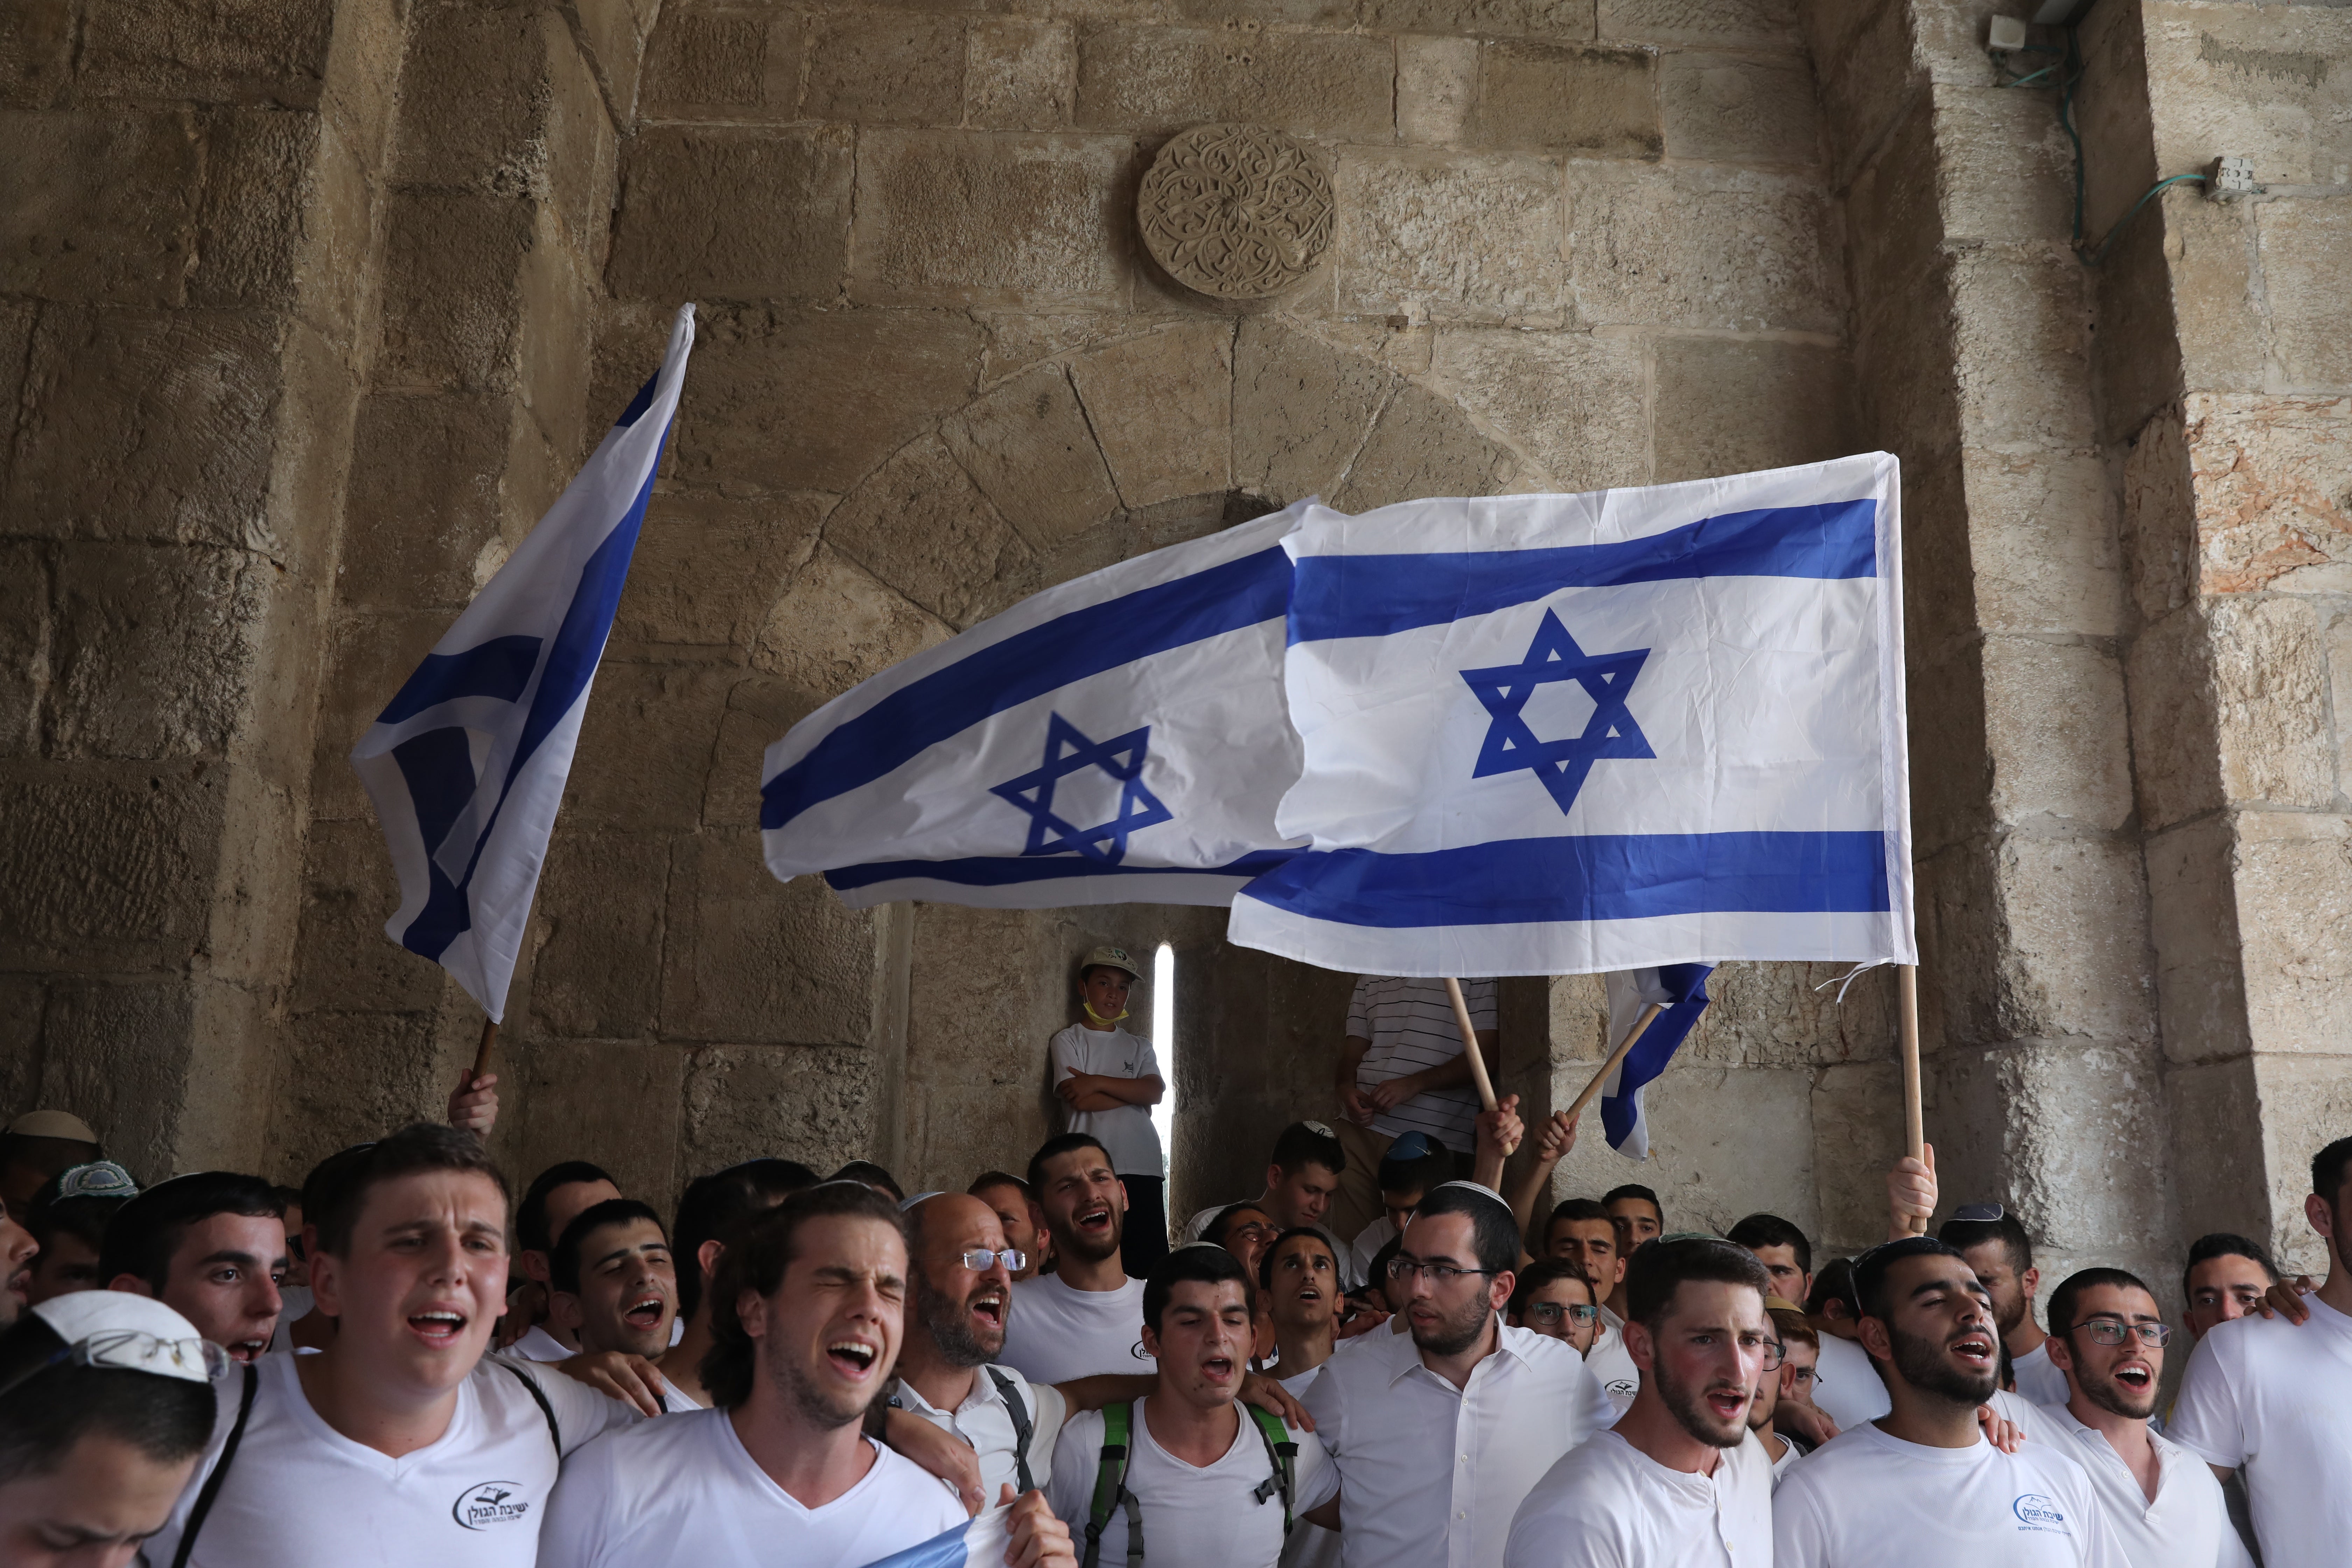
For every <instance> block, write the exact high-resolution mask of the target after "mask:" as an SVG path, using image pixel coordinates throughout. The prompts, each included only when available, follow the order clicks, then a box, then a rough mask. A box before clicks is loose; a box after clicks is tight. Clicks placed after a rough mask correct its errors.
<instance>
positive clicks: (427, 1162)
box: [302, 1121, 546, 1258]
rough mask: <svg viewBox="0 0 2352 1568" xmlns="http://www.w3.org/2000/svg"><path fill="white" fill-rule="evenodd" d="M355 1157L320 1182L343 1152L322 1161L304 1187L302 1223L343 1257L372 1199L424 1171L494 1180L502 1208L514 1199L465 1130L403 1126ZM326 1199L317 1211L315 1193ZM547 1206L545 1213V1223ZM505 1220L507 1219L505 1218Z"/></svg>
mask: <svg viewBox="0 0 2352 1568" xmlns="http://www.w3.org/2000/svg"><path fill="white" fill-rule="evenodd" d="M344 1153H346V1154H350V1155H352V1160H351V1161H350V1163H348V1164H341V1165H337V1166H336V1169H335V1170H334V1171H333V1172H331V1173H328V1179H326V1180H324V1181H321V1180H320V1175H321V1173H326V1172H327V1167H328V1166H329V1165H332V1164H336V1162H337V1161H340V1160H341V1159H342V1158H343V1156H342V1155H341V1154H339V1155H336V1156H335V1157H334V1159H332V1160H329V1161H326V1162H323V1163H321V1164H320V1167H319V1169H318V1170H317V1171H313V1172H311V1173H310V1181H307V1182H305V1183H303V1184H302V1223H303V1224H305V1225H309V1226H318V1227H319V1250H320V1251H321V1252H331V1253H332V1254H334V1255H335V1256H336V1257H337V1258H341V1257H344V1256H346V1255H347V1254H348V1253H349V1252H350V1251H351V1247H352V1232H353V1231H355V1230H356V1229H358V1227H359V1223H360V1211H361V1210H362V1209H364V1208H365V1207H366V1206H367V1195H368V1194H369V1193H370V1192H371V1191H372V1190H373V1189H374V1188H376V1187H378V1186H381V1185H382V1184H384V1183H386V1182H389V1181H394V1180H396V1179H398V1178H399V1177H402V1176H413V1175H415V1174H416V1173H418V1172H420V1171H466V1172H471V1173H474V1174H476V1175H479V1176H488V1178H489V1179H490V1181H491V1183H492V1184H493V1185H495V1186H496V1187H497V1188H498V1189H499V1200H500V1203H501V1205H503V1204H504V1202H505V1201H506V1200H507V1199H509V1198H510V1197H512V1196H513V1194H512V1192H511V1190H510V1189H509V1187H508V1186H507V1179H506V1177H505V1176H504V1175H503V1174H501V1173H499V1168H498V1166H497V1165H496V1164H495V1163H492V1162H491V1160H490V1156H489V1154H488V1152H486V1151H485V1150H484V1149H483V1148H482V1141H481V1140H480V1139H479V1138H477V1137H475V1136H474V1135H473V1134H472V1133H471V1132H467V1131H465V1130H463V1129H462V1128H457V1127H444V1126H442V1125H441V1124H440V1123H439V1122H436V1121H419V1122H415V1123H414V1124H412V1125H410V1126H407V1127H404V1128H402V1129H401V1130H400V1131H397V1132H395V1133H394V1134H393V1135H392V1136H391V1137H389V1138H386V1139H385V1140H383V1142H380V1143H368V1144H362V1146H361V1147H360V1148H358V1149H353V1150H346V1151H344ZM314 1186H316V1187H317V1188H319V1189H320V1190H319V1191H318V1193H317V1194H315V1195H316V1196H317V1197H318V1198H319V1199H320V1203H319V1204H318V1205H317V1206H316V1207H313V1206H312V1205H311V1203H310V1199H311V1198H312V1196H313V1195H314V1194H313V1193H312V1191H311V1189H312V1188H313V1187H314ZM545 1215H546V1210H545V1208H544V1206H542V1207H541V1219H542V1221H543V1220H544V1218H545ZM501 1217H503V1216H501Z"/></svg>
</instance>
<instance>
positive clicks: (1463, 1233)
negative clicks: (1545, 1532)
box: [1307, 1182, 1615, 1568]
mask: <svg viewBox="0 0 2352 1568" xmlns="http://www.w3.org/2000/svg"><path fill="white" fill-rule="evenodd" d="M1518 1257H1519V1236H1518V1224H1517V1219H1516V1218H1515V1217H1514V1216H1513V1215H1512V1213H1511V1207H1510V1205H1508V1204H1507V1203H1505V1202H1504V1201H1503V1198H1502V1195H1501V1194H1498V1193H1496V1192H1493V1191H1491V1190H1489V1189H1487V1188H1485V1187H1481V1186H1478V1185H1476V1184H1473V1183H1469V1182H1448V1183H1446V1184H1444V1185H1442V1186H1440V1187H1439V1188H1438V1189H1437V1190H1436V1191H1434V1192H1433V1193H1431V1194H1428V1195H1427V1196H1426V1197H1424V1198H1423V1200H1422V1204H1421V1207H1420V1208H1419V1209H1418V1210H1417V1211H1415V1213H1414V1215H1413V1216H1412V1224H1410V1225H1408V1226H1406V1227H1405V1233H1404V1235H1403V1237H1401V1238H1400V1245H1399V1246H1398V1248H1397V1253H1396V1256H1395V1258H1392V1259H1391V1262H1390V1264H1389V1287H1388V1291H1389V1297H1390V1300H1391V1305H1394V1306H1397V1307H1399V1308H1401V1309H1402V1311H1403V1313H1404V1316H1405V1320H1406V1325H1407V1327H1408V1329H1409V1330H1410V1332H1409V1333H1404V1334H1386V1333H1372V1334H1367V1335H1366V1336H1364V1338H1363V1340H1362V1342H1361V1343H1360V1348H1351V1349H1349V1351H1348V1352H1346V1353H1345V1354H1342V1355H1336V1356H1334V1357H1332V1358H1331V1359H1330V1360H1329V1361H1328V1362H1327V1363H1324V1366H1323V1372H1322V1375H1321V1376H1319V1377H1318V1378H1317V1379H1316V1380H1315V1383H1314V1385H1313V1386H1312V1387H1310V1388H1308V1389H1307V1411H1308V1413H1309V1414H1311V1415H1313V1416H1314V1417H1315V1430H1316V1434H1317V1435H1318V1436H1320V1437H1321V1438H1322V1439H1323V1446H1324V1447H1325V1448H1326V1449H1327V1450H1328V1452H1329V1453H1330V1455H1331V1457H1332V1458H1333V1459H1334V1460H1336V1461H1337V1462H1338V1464H1339V1497H1338V1499H1336V1500H1334V1501H1333V1502H1331V1503H1328V1504H1326V1505H1325V1506H1324V1507H1323V1508H1321V1509H1318V1510H1315V1511H1314V1512H1312V1513H1310V1514H1308V1515H1307V1518H1308V1519H1309V1520H1310V1521H1313V1522H1315V1523H1317V1524H1320V1525H1323V1526H1325V1527H1326V1528H1327V1529H1336V1530H1339V1531H1340V1536H1341V1542H1342V1548H1343V1551H1344V1554H1345V1561H1346V1563H1347V1565H1348V1568H1408V1565H1410V1568H1433V1565H1435V1564H1441V1563H1442V1564H1445V1565H1446V1568H1499V1565H1500V1564H1501V1563H1502V1561H1503V1547H1504V1542H1505V1541H1506V1539H1507V1537H1508V1535H1509V1533H1510V1528H1511V1516H1512V1515H1513V1514H1514V1513H1516V1512H1517V1511H1518V1507H1519V1504H1520V1503H1521V1502H1522V1501H1523V1500H1525V1499H1526V1497H1527V1495H1528V1490H1529V1489H1532V1488H1533V1487H1534V1486H1535V1484H1536V1482H1537V1480H1538V1479H1540V1478H1541V1477H1542V1475H1543V1474H1544V1472H1545V1471H1547V1470H1549V1469H1550V1468H1551V1467H1552V1465H1553V1464H1554V1463H1555V1462H1557V1461H1558V1460H1559V1457H1560V1456H1561V1455H1563V1454H1565V1453H1567V1452H1568V1451H1569V1450H1570V1448H1573V1447H1576V1445H1578V1444H1579V1443H1581V1442H1582V1441H1584V1440H1585V1439H1586V1438H1587V1437H1590V1436H1591V1435H1592V1434H1593V1433H1595V1432H1598V1431H1600V1430H1601V1428H1602V1427H1604V1426H1608V1425H1609V1423H1610V1422H1611V1421H1612V1419H1613V1418H1614V1416H1615V1412H1614V1411H1612V1409H1611V1408H1610V1405H1609V1400H1608V1396H1607V1395H1605V1394H1602V1393H1601V1385H1600V1384H1597V1383H1595V1382H1593V1381H1592V1377H1591V1373H1588V1372H1586V1371H1585V1369H1584V1360H1583V1358H1582V1357H1580V1356H1579V1355H1578V1354H1577V1353H1576V1349H1575V1347H1574V1346H1572V1345H1570V1344H1568V1343H1566V1342H1563V1341H1560V1340H1555V1339H1549V1338H1546V1337H1545V1336H1544V1335H1541V1334H1537V1333H1530V1332H1529V1331H1527V1330H1525V1329H1514V1328H1510V1327H1507V1326H1506V1325H1505V1323H1504V1322H1503V1319H1502V1312H1503V1308H1504V1306H1505V1304H1506V1303H1507V1302H1508V1301H1509V1300H1510V1299H1511V1287H1512V1284H1513V1282H1514V1269H1515V1267H1516V1265H1517V1261H1518Z"/></svg>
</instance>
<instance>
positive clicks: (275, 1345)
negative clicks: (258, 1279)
mask: <svg viewBox="0 0 2352 1568" xmlns="http://www.w3.org/2000/svg"><path fill="white" fill-rule="evenodd" d="M318 1304H319V1299H318V1297H316V1296H315V1295H313V1294H311V1292H310V1287H309V1286H308V1285H287V1286H282V1287H280V1288H279V1289H278V1326H277V1327H276V1328H274V1329H272V1330H270V1331H269V1349H270V1351H271V1352H273V1353H278V1354H283V1353H284V1352H289V1351H291V1350H292V1349H293V1348H294V1336H293V1333H292V1330H293V1327H294V1325H295V1324H296V1323H298V1322H300V1321H302V1320H303V1319H304V1318H307V1317H309V1316H310V1309H312V1308H313V1307H316V1306H317V1305H318Z"/></svg>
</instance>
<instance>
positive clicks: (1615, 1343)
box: [1584, 1323, 1642, 1415]
mask: <svg viewBox="0 0 2352 1568" xmlns="http://www.w3.org/2000/svg"><path fill="white" fill-rule="evenodd" d="M1584 1370H1585V1371H1587V1372H1589V1373H1591V1374H1592V1375H1593V1378H1594V1380H1595V1381H1597V1382H1598V1383H1599V1384H1601V1393H1603V1394H1607V1395H1608V1396H1609V1403H1610V1405H1612V1406H1613V1407H1614V1408H1615V1409H1616V1412H1617V1414H1618V1415H1624V1414H1625V1412H1626V1411H1628V1410H1630V1409H1632V1408H1633V1396H1634V1395H1635V1394H1639V1393H1641V1392H1642V1369H1641V1368H1640V1367H1638V1366H1635V1365H1634V1364H1633V1352H1632V1351H1629V1350H1627V1349H1626V1348H1625V1336H1624V1335H1623V1334H1622V1333H1621V1332H1619V1331H1617V1330H1615V1329H1612V1328H1611V1327H1610V1326H1609V1325H1608V1324H1606V1323H1603V1324H1601V1326H1600V1327H1599V1328H1598V1330H1596V1331H1595V1332H1594V1334H1593V1337H1592V1348H1591V1350H1589V1351H1587V1352H1584Z"/></svg>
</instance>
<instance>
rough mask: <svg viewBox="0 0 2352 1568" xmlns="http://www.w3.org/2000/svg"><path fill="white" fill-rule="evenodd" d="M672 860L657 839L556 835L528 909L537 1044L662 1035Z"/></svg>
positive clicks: (632, 835)
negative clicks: (664, 920) (665, 936)
mask: <svg viewBox="0 0 2352 1568" xmlns="http://www.w3.org/2000/svg"><path fill="white" fill-rule="evenodd" d="M670 852H671V840H670V839H669V838H667V837H663V836H660V835H657V834H651V833H635V832H622V833H608V832H593V833H583V832H577V831H573V830H571V829H570V828H568V827H567V829H566V830H565V831H563V832H561V833H558V834H557V835H556V836H555V841H554V843H553V844H552V845H551V846H550V847H549V849H548V856H547V868H546V871H545V873H544V874H543V875H542V876H541V879H540V883H539V895H538V897H537V899H535V900H533V902H532V904H531V927H532V935H533V939H534V949H533V954H532V958H531V966H530V968H531V973H530V1017H531V1024H532V1026H533V1027H534V1028H535V1029H536V1030H537V1031H538V1032H539V1033H540V1034H541V1036H542V1037H549V1036H552V1037H562V1038H567V1039H604V1040H612V1039H645V1038H649V1037H652V1035H653V1034H654V1032H655V1030H656V1028H658V1027H659V1026H660V1022H661V983H662V911H663V905H664V902H665V900H664V898H663V893H664V891H665V890H666V889H667V886H668V883H669V862H670ZM583 1081H594V1082H599V1083H601V1082H602V1080H601V1079H595V1080H583ZM578 1099H579V1097H577V1096H575V1097H572V1100H571V1101H569V1103H574V1104H576V1103H578ZM654 1119H655V1120H656V1121H664V1122H667V1121H669V1118H667V1117H666V1116H663V1115H661V1114H660V1113H658V1112H656V1116H655V1118H654ZM578 1157H579V1156H574V1158H578Z"/></svg>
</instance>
